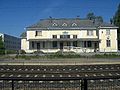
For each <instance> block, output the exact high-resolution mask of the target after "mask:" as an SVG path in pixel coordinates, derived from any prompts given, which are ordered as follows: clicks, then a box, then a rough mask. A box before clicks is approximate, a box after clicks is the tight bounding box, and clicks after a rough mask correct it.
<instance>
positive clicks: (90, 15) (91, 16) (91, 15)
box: [86, 12, 95, 20]
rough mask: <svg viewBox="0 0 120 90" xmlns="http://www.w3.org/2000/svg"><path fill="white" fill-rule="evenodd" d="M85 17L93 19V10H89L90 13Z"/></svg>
mask: <svg viewBox="0 0 120 90" xmlns="http://www.w3.org/2000/svg"><path fill="white" fill-rule="evenodd" d="M86 18H87V19H89V20H94V19H95V15H94V13H93V12H90V13H88V14H87V16H86Z"/></svg>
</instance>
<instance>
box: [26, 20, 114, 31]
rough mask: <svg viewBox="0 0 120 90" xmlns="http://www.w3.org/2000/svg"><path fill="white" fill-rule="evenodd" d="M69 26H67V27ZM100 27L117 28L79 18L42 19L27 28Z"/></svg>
mask: <svg viewBox="0 0 120 90" xmlns="http://www.w3.org/2000/svg"><path fill="white" fill-rule="evenodd" d="M65 24H67V25H65ZM98 26H105V27H115V26H114V25H112V24H109V23H100V22H94V21H93V20H88V19H79V18H72V19H69V18H68V19H66V18H60V19H55V18H48V19H41V20H40V21H39V22H38V23H36V24H33V25H31V26H29V27H27V28H52V29H53V28H66V29H67V28H96V27H98Z"/></svg>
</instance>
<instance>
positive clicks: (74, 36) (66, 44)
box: [21, 18, 118, 53]
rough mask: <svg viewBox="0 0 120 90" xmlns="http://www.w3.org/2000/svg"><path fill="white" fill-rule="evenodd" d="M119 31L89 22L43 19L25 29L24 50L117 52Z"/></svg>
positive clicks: (105, 25)
mask: <svg viewBox="0 0 120 90" xmlns="http://www.w3.org/2000/svg"><path fill="white" fill-rule="evenodd" d="M117 28H118V27H116V26H114V25H111V24H108V23H96V22H94V21H92V20H86V19H83V20H81V19H76V18H73V19H53V18H50V19H43V20H41V21H40V22H38V23H37V24H34V25H32V26H29V27H27V28H26V37H24V38H22V39H21V49H22V50H25V51H26V52H28V53H31V52H34V51H42V52H45V53H48V52H49V53H50V52H58V51H60V50H62V51H65V52H70V51H73V52H76V53H85V52H117V50H118V49H117V48H118V47H117Z"/></svg>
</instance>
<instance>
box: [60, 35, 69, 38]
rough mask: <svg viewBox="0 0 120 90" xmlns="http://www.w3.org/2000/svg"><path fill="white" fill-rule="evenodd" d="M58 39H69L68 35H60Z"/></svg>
mask: <svg viewBox="0 0 120 90" xmlns="http://www.w3.org/2000/svg"><path fill="white" fill-rule="evenodd" d="M60 38H70V35H60Z"/></svg>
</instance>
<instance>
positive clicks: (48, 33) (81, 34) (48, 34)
mask: <svg viewBox="0 0 120 90" xmlns="http://www.w3.org/2000/svg"><path fill="white" fill-rule="evenodd" d="M63 32H68V35H70V38H73V35H77V38H98V37H97V35H96V30H93V36H88V35H87V30H44V31H42V35H41V36H36V35H35V34H36V31H32V30H31V31H27V40H29V39H52V35H57V38H60V35H63Z"/></svg>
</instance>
